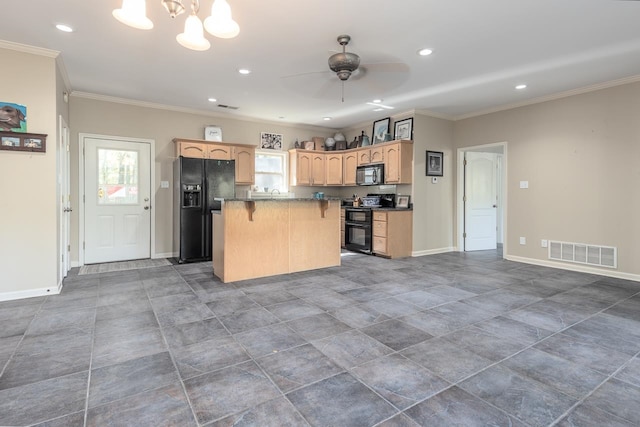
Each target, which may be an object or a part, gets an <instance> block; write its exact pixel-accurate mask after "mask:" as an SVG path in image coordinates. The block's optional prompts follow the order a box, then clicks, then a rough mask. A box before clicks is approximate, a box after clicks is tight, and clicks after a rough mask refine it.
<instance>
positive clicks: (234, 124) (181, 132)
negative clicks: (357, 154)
mask: <svg viewBox="0 0 640 427" xmlns="http://www.w3.org/2000/svg"><path fill="white" fill-rule="evenodd" d="M70 117H71V123H70V126H71V143H72V145H71V156H72V160H71V164H72V169H71V177H72V182H71V183H72V187H71V192H72V200H73V201H74V202H73V214H72V224H71V229H72V236H71V242H72V248H71V250H72V252H71V259H72V261H73V262H75V263H77V262H78V259H79V254H78V227H79V220H78V213H79V209H78V208H79V206H78V200H79V199H81V195H79V194H78V192H79V190H78V189H79V183H78V168H79V166H78V165H79V163H78V162H79V149H78V143H79V142H78V135H79V134H80V133H90V134H100V135H109V136H123V137H133V138H145V139H152V140H154V141H155V153H156V158H155V177H156V182H155V188H154V190H153V191H155V203H156V205H155V206H154V213H155V220H156V235H155V237H156V244H155V253H156V254H158V255H159V256H170V254H172V252H173V251H172V246H173V242H172V239H173V238H172V230H173V218H172V215H173V214H172V206H173V190H172V188H166V189H165V188H160V181H169V183H170V185H171V186H173V160H174V159H175V147H174V144H173V142H172V139H173V138H192V139H203V138H204V128H205V126H207V125H217V126H220V127H221V128H222V136H223V140H224V141H225V142H235V143H241V144H255V145H257V144H258V143H259V141H260V133H261V132H273V133H281V134H282V135H283V138H284V142H285V146H284V147H283V148H285V149H289V148H293V144H294V142H295V140H296V138H297V139H298V140H299V141H303V140H309V139H311V137H313V136H325V137H326V136H329V135H331V134H333V131H331V130H327V129H324V128H319V127H311V126H307V127H301V126H287V125H284V124H281V123H269V122H258V121H255V122H253V121H248V120H238V119H233V118H227V117H219V116H218V117H214V116H207V115H204V114H198V113H189V112H180V111H169V110H165V109H158V108H150V107H144V106H135V105H127V104H122V103H115V102H108V101H104V100H96V99H90V98H87V97H80V96H72V97H71V100H70ZM246 188H248V187H239V190H242V189H246ZM309 191H310V190H309ZM240 194H241V193H238V195H240ZM309 194H310V193H309Z"/></svg>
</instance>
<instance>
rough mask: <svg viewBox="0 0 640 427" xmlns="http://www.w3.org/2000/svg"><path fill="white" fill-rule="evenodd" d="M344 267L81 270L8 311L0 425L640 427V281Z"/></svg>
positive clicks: (490, 267) (527, 269)
mask: <svg viewBox="0 0 640 427" xmlns="http://www.w3.org/2000/svg"><path fill="white" fill-rule="evenodd" d="M342 264H343V265H342V266H341V267H339V268H330V269H325V270H319V271H312V272H305V273H298V274H291V275H286V276H278V277H273V278H268V279H259V280H251V281H245V282H238V283H233V284H226V285H225V284H221V283H220V282H218V281H217V280H216V279H214V277H213V275H212V272H211V267H210V264H209V263H198V264H185V265H174V266H166V267H156V268H148V269H140V270H132V271H123V272H113V273H99V274H93V275H82V276H80V275H77V270H76V271H74V272H72V273H74V274H72V275H71V276H69V277H68V278H67V279H66V280H65V286H64V289H63V292H62V294H61V295H55V296H49V297H42V298H32V299H26V300H20V301H10V302H1V303H0V322H1V325H2V327H1V328H0V369H2V375H1V376H0V425H3V426H6V425H11V426H13V425H39V426H104V425H112V426H154V427H155V426H192V425H193V426H195V425H210V426H216V427H218V426H232V425H236V426H261V427H263V426H278V427H280V426H309V425H311V426H335V427H347V426H381V427H382V426H384V427H391V426H417V425H422V426H550V425H557V426H605V425H606V426H637V425H640V411H639V410H638V407H639V405H640V356H638V352H639V351H640V283H637V282H630V281H624V280H618V279H611V278H606V277H600V276H594V275H587V274H580V273H573V272H568V271H563V270H555V269H549V268H543V267H537V266H531V265H525V264H518V263H514V262H509V261H504V260H502V259H499V258H498V256H497V255H496V253H495V252H479V253H468V254H461V253H449V254H441V255H434V256H426V257H418V258H409V259H402V260H386V259H382V258H375V257H369V256H364V255H348V256H344V257H343V262H342Z"/></svg>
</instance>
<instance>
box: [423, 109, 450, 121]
mask: <svg viewBox="0 0 640 427" xmlns="http://www.w3.org/2000/svg"><path fill="white" fill-rule="evenodd" d="M415 112H416V114H421V115H423V116H429V117H433V118H434V119H442V120H451V121H454V120H456V116H453V115H451V114H443V113H436V112H435V111H431V110H415Z"/></svg>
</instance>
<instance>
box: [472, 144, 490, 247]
mask: <svg viewBox="0 0 640 427" xmlns="http://www.w3.org/2000/svg"><path fill="white" fill-rule="evenodd" d="M465 160H466V166H465V180H464V182H465V233H466V237H465V242H464V249H465V250H466V251H479V250H486V249H496V247H497V241H496V236H497V229H496V227H497V219H496V205H497V186H496V165H497V156H496V154H495V153H475V152H467V153H465Z"/></svg>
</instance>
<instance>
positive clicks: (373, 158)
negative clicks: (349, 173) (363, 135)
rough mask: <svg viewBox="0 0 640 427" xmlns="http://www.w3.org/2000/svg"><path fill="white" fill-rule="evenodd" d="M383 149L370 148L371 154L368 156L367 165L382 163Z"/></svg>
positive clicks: (380, 147)
mask: <svg viewBox="0 0 640 427" xmlns="http://www.w3.org/2000/svg"><path fill="white" fill-rule="evenodd" d="M384 149H385V147H383V146H379V147H371V153H370V154H369V163H384V159H385V157H384Z"/></svg>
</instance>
